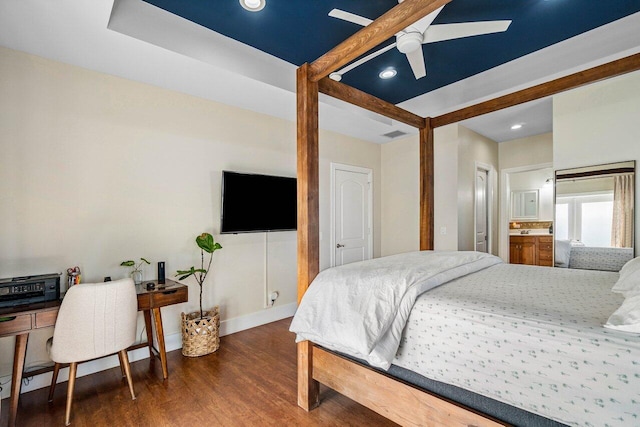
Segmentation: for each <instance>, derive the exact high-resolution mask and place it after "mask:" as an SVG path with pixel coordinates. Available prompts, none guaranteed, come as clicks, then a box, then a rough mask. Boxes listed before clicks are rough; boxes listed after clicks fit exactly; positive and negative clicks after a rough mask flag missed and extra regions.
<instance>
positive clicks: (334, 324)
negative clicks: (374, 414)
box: [290, 251, 502, 369]
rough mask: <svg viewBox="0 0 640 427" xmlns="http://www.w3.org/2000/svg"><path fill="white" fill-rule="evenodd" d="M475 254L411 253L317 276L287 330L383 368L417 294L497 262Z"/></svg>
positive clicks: (340, 268) (389, 362) (497, 260)
mask: <svg viewBox="0 0 640 427" xmlns="http://www.w3.org/2000/svg"><path fill="white" fill-rule="evenodd" d="M501 262H502V261H501V260H500V258H498V257H495V256H493V255H488V254H483V253H479V252H433V251H422V252H410V253H406V254H400V255H394V256H388V257H383V258H377V259H372V260H368V261H364V262H359V263H353V264H347V265H344V266H341V267H336V268H331V269H327V270H324V271H322V272H321V273H320V274H319V275H318V276H317V277H316V278H315V280H314V281H313V283H312V284H311V285H310V287H309V289H308V290H307V292H306V293H305V294H304V297H303V299H302V301H301V303H300V306H299V307H298V310H297V312H296V315H295V317H294V318H293V321H292V323H291V327H290V330H291V331H292V332H295V333H296V334H297V338H296V340H297V341H298V342H299V341H303V340H311V341H313V342H314V343H316V344H320V345H322V346H324V347H327V348H329V349H332V350H336V351H340V352H342V353H345V354H348V355H351V356H353V357H357V358H360V359H363V360H366V361H367V362H369V363H370V364H371V365H373V366H376V367H380V368H382V369H388V368H389V366H390V364H391V361H392V360H393V357H394V355H395V354H396V350H397V349H398V346H399V344H400V338H401V334H402V330H403V328H404V325H405V323H406V320H407V317H408V316H409V313H410V311H411V308H412V307H413V304H414V302H415V300H416V298H417V297H418V295H420V294H421V293H423V292H425V291H427V290H429V289H433V288H434V287H436V286H439V285H441V284H442V283H446V282H448V281H450V280H453V279H455V278H458V277H462V276H465V275H467V274H469V273H473V272H475V271H479V270H482V269H484V268H487V267H489V266H491V265H495V264H497V263H501Z"/></svg>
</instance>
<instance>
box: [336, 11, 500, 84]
mask: <svg viewBox="0 0 640 427" xmlns="http://www.w3.org/2000/svg"><path fill="white" fill-rule="evenodd" d="M402 1H404V0H398V2H399V3H402ZM443 7H444V6H442V7H440V8H439V9H436V10H435V11H433V12H431V13H430V14H428V15H427V16H425V17H424V18H422V19H420V20H418V21H416V22H414V23H413V24H411V25H410V26H408V27H407V28H405V29H404V30H402V31H400V32H399V33H397V34H396V41H395V42H393V43H391V44H389V45H387V46H385V47H383V48H382V49H380V50H377V51H375V52H373V53H370V54H369V55H367V56H365V57H363V58H360V59H359V60H357V61H355V62H352V63H351V64H349V65H347V66H346V67H344V68H342V69H340V70H338V71H336V72H334V73H331V74H330V75H329V77H330V78H332V79H333V80H336V81H340V80H341V79H342V75H343V74H345V73H346V72H348V71H351V70H353V69H354V68H356V67H358V66H360V65H362V64H364V63H365V62H367V61H369V60H371V59H373V58H375V57H376V56H378V55H381V54H383V53H385V52H387V51H389V50H391V49H392V48H394V47H397V48H398V50H399V51H400V52H402V53H404V54H405V55H406V56H407V60H408V61H409V65H411V69H412V70H413V74H414V75H415V77H416V79H420V78H422V77H425V76H426V75H427V70H426V66H425V62H424V54H423V53H422V45H423V44H427V43H435V42H440V41H444V40H453V39H460V38H464V37H472V36H479V35H483V34H491V33H501V32H504V31H506V30H507V28H509V25H510V24H511V21H479V22H463V23H458V24H436V25H431V24H432V23H433V21H434V20H435V19H436V17H437V16H438V14H439V13H440V11H442V8H443ZM329 16H331V17H332V18H337V19H342V20H344V21H348V22H352V23H354V24H358V25H362V26H363V27H366V26H367V25H369V24H371V23H372V22H373V21H372V20H371V19H369V18H365V17H363V16H359V15H355V14H353V13H350V12H346V11H344V10H340V9H333V10H332V11H331V12H329Z"/></svg>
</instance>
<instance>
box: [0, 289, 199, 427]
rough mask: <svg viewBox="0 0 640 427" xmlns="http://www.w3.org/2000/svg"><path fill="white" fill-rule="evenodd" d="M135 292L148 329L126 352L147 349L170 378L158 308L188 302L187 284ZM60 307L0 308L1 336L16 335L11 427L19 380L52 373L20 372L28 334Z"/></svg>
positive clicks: (49, 321) (51, 320)
mask: <svg viewBox="0 0 640 427" xmlns="http://www.w3.org/2000/svg"><path fill="white" fill-rule="evenodd" d="M150 282H153V283H154V284H155V285H156V288H155V289H153V290H147V289H146V284H147V283H150ZM77 286H82V285H77ZM136 293H137V296H138V311H142V312H143V315H144V323H145V326H146V330H147V342H146V343H140V344H136V345H133V346H131V347H129V348H128V349H127V350H129V351H131V350H136V349H138V348H144V347H149V356H150V357H154V356H155V355H157V356H158V357H159V358H160V362H161V364H162V377H163V378H164V379H167V378H168V377H169V370H168V369H167V352H166V348H165V343H164V329H163V327H162V315H161V313H160V308H161V307H165V306H167V305H172V304H179V303H182V302H187V301H188V299H189V295H188V288H187V286H186V285H183V284H181V283H178V282H174V281H172V280H166V283H165V284H158V282H157V281H154V280H152V281H145V282H143V283H142V284H140V285H136ZM60 304H61V301H50V302H46V303H36V304H28V305H22V306H18V307H10V308H1V309H0V319H3V321H0V337H6V336H11V335H15V337H16V344H15V351H14V356H13V372H12V375H11V398H10V399H9V426H10V427H14V426H15V424H16V414H17V412H18V400H19V398H20V388H21V386H22V377H23V376H24V375H25V374H26V375H29V376H33V375H38V374H42V373H45V372H49V371H51V370H53V367H50V368H45V369H39V370H37V371H31V372H28V373H23V370H24V360H25V356H26V353H27V341H28V340H29V333H30V332H31V331H32V330H34V329H40V328H46V327H50V326H54V325H55V323H56V318H57V317H58V311H59V310H60ZM151 313H153V318H154V324H155V329H156V333H155V335H156V340H157V342H158V349H155V348H154V347H153V328H152V323H151ZM154 351H155V354H154Z"/></svg>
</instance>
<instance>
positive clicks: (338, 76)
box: [329, 73, 342, 82]
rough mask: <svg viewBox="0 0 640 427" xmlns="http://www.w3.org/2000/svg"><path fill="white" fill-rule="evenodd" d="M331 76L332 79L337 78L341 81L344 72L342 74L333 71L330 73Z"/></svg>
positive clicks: (336, 79)
mask: <svg viewBox="0 0 640 427" xmlns="http://www.w3.org/2000/svg"><path fill="white" fill-rule="evenodd" d="M329 78H330V79H331V80H335V81H337V82H339V81H340V80H342V74H340V73H331V74H329Z"/></svg>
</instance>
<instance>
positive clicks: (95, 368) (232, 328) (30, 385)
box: [0, 303, 297, 399]
mask: <svg viewBox="0 0 640 427" xmlns="http://www.w3.org/2000/svg"><path fill="white" fill-rule="evenodd" d="M296 307H297V305H296V303H291V304H286V305H283V306H280V307H272V308H269V309H265V310H262V311H259V312H257V313H251V314H248V315H246V316H240V317H235V318H233V319H227V320H223V321H222V322H220V336H224V335H229V334H233V333H236V332H240V331H244V330H246V329H251V328H255V327H256V326H260V325H265V324H267V323H271V322H275V321H277V320H281V319H285V318H287V317H291V316H293V314H294V313H295V311H296ZM165 348H166V349H167V351H173V350H178V349H180V348H182V336H181V335H180V334H179V333H177V334H171V335H166V336H165ZM148 358H149V350H148V349H146V348H140V349H137V350H134V351H130V352H129V360H130V361H131V362H135V361H138V360H142V359H148ZM118 364H119V363H118V357H117V356H109V357H104V358H102V359H98V360H93V361H91V362H86V363H81V364H80V365H78V373H77V377H78V378H79V377H83V376H85V375H90V374H94V373H96V372H100V371H104V370H107V369H111V368H115V367H116V366H118ZM169 372H171V366H169ZM51 375H52V374H51V373H50V372H48V373H45V374H41V375H36V376H34V377H27V376H26V375H25V378H27V379H28V380H27V381H26V382H27V383H26V384H24V383H23V384H22V393H27V392H30V391H33V390H37V389H40V388H44V387H49V385H50V384H51ZM6 378H7V379H9V380H10V379H11V377H6ZM68 379H69V369H68V368H65V369H61V370H60V373H59V374H58V383H60V382H64V381H67V380H68ZM2 388H3V390H2V393H1V394H0V398H2V399H4V398H7V397H9V390H10V388H11V385H10V382H9V383H8V384H6V385H4V386H3V387H2Z"/></svg>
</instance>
